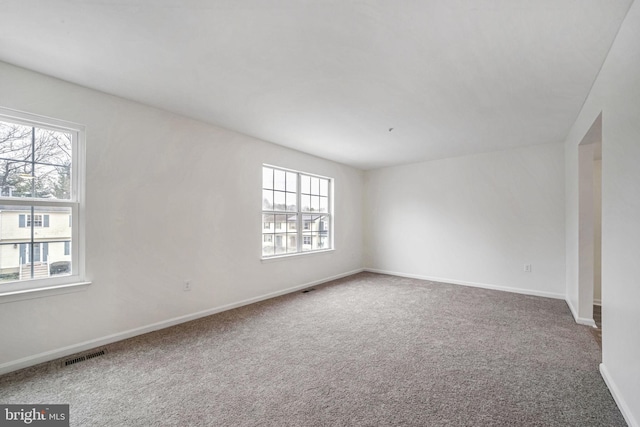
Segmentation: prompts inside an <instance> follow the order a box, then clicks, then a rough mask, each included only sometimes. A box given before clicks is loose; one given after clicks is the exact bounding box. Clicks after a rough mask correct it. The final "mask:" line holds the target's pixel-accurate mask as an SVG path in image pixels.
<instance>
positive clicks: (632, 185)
mask: <svg viewBox="0 0 640 427" xmlns="http://www.w3.org/2000/svg"><path fill="white" fill-rule="evenodd" d="M638 40H640V2H634V3H633V4H632V6H631V8H630V10H629V12H628V15H627V17H626V19H625V21H624V23H623V24H622V26H621V28H620V32H619V34H618V36H617V38H616V40H615V42H614V44H613V46H612V48H611V51H610V52H609V55H608V57H607V59H606V61H605V63H604V65H603V67H602V70H601V72H600V75H599V76H598V79H597V80H596V82H595V84H594V86H593V89H592V90H591V93H590V95H589V97H588V99H587V101H586V102H585V105H584V107H583V109H582V111H581V113H580V115H579V116H578V118H577V120H576V122H575V123H574V125H573V127H572V129H571V132H570V133H569V136H568V138H567V141H566V143H565V150H566V151H565V153H566V155H565V158H566V193H567V199H566V200H567V202H566V203H567V204H566V214H567V218H566V222H567V236H566V243H567V299H568V300H571V301H578V299H579V288H578V280H577V276H578V269H579V265H578V239H577V234H578V218H579V216H578V193H579V191H578V188H579V186H578V144H579V143H580V141H581V140H582V138H583V136H584V135H585V134H586V133H587V131H588V129H589V128H590V126H591V125H592V123H594V121H595V120H596V118H597V116H598V115H599V114H600V112H602V361H603V363H602V365H601V371H602V374H603V377H604V378H605V380H606V381H607V384H608V385H609V389H610V390H611V392H612V394H613V396H614V398H615V399H616V400H617V402H618V406H619V407H620V409H621V410H622V412H623V414H624V415H625V417H626V419H627V421H628V423H629V424H630V425H631V426H640V424H639V421H640V329H638V327H637V325H638V324H639V323H640V284H639V281H640V262H638V257H639V256H640V220H639V218H640V192H639V190H638V189H639V188H640V101H639V100H640V43H639V42H638Z"/></svg>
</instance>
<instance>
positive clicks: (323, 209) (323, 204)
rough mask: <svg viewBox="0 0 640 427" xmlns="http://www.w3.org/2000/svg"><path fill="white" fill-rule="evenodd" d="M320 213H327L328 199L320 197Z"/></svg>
mask: <svg viewBox="0 0 640 427" xmlns="http://www.w3.org/2000/svg"><path fill="white" fill-rule="evenodd" d="M320 212H329V198H328V197H320Z"/></svg>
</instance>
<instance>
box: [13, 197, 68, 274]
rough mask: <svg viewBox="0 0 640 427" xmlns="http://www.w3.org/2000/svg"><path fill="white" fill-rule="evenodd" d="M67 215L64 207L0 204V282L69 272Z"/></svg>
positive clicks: (66, 209)
mask: <svg viewBox="0 0 640 427" xmlns="http://www.w3.org/2000/svg"><path fill="white" fill-rule="evenodd" d="M70 215H71V208H66V207H65V208H63V207H57V206H52V207H42V206H40V207H35V208H33V212H32V207H31V206H11V205H3V206H0V240H1V241H2V242H3V244H1V245H0V283H1V282H7V281H15V280H28V279H32V278H35V279H39V278H46V277H50V276H55V275H64V274H71V250H70V249H71V226H70V224H69V216H70ZM32 227H33V240H32V238H31V237H32Z"/></svg>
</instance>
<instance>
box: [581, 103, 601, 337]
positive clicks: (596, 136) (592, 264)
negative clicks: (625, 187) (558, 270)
mask: <svg viewBox="0 0 640 427" xmlns="http://www.w3.org/2000/svg"><path fill="white" fill-rule="evenodd" d="M578 150H579V151H578V158H579V167H578V174H579V234H578V240H579V242H578V247H579V253H578V316H579V317H580V318H582V319H587V322H586V323H587V324H590V325H591V326H593V327H594V336H595V337H596V340H597V341H598V343H599V344H600V346H602V329H601V328H602V310H601V306H602V263H601V260H602V256H601V254H602V113H600V114H599V115H598V117H597V118H596V120H595V121H594V122H593V124H592V125H591V127H590V128H589V131H588V132H587V133H586V135H585V136H584V138H583V139H582V141H581V142H580V144H579V145H578Z"/></svg>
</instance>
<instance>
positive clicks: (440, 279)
mask: <svg viewBox="0 0 640 427" xmlns="http://www.w3.org/2000/svg"><path fill="white" fill-rule="evenodd" d="M364 271H369V272H371V273H380V274H388V275H391V276H399V277H408V278H410V279H419V280H429V281H432V282H440V283H451V284H453V285H462V286H471V287H474V288H483V289H491V290H494V291H504V292H513V293H516V294H523V295H532V296H537V297H545V298H554V299H564V294H557V293H553V292H544V291H536V290H533V289H520V288H511V287H509V286H500V285H490V284H487V283H477V282H466V281H462V280H456V279H446V278H443V277H432V276H422V275H419V274H409V273H399V272H397V271H388V270H378V269H375V268H365V269H364Z"/></svg>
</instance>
